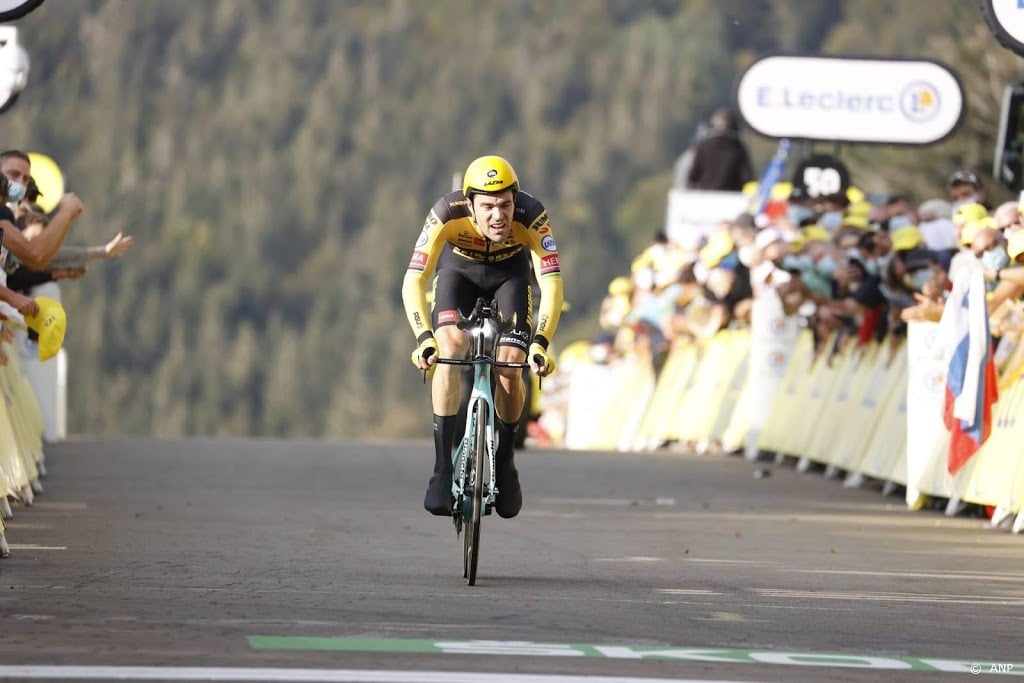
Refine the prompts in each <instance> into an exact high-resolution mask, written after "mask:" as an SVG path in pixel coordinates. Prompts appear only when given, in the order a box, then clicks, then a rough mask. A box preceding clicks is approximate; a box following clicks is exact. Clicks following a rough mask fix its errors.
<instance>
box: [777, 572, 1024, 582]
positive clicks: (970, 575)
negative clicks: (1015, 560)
mask: <svg viewBox="0 0 1024 683" xmlns="http://www.w3.org/2000/svg"><path fill="white" fill-rule="evenodd" d="M790 571H792V572H797V573H803V574H845V575H849V576H880V577H886V578H888V577H894V576H896V577H900V578H904V579H967V580H971V581H976V580H983V581H1009V582H1012V583H1020V582H1021V581H1022V580H1024V574H1021V573H1019V572H1018V573H1013V572H935V571H917V570H907V571H902V572H880V571H865V570H856V569H791V570H790Z"/></svg>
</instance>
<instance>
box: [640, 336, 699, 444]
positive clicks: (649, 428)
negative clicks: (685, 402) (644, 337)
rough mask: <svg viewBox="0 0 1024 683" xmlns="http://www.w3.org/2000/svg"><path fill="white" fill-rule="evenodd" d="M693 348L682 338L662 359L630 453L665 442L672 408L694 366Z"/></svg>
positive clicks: (694, 354) (689, 342) (682, 392)
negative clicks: (655, 382)
mask: <svg viewBox="0 0 1024 683" xmlns="http://www.w3.org/2000/svg"><path fill="white" fill-rule="evenodd" d="M697 358H698V353H697V346H696V345H695V344H694V343H693V342H691V341H689V340H686V339H680V340H678V341H677V342H676V344H675V346H674V347H673V348H672V351H671V352H670V353H669V356H668V358H667V359H665V365H664V366H662V369H661V373H660V374H659V375H658V382H657V385H656V386H655V388H654V393H653V394H652V396H651V400H650V402H649V403H648V405H647V411H646V413H645V414H644V418H643V420H642V421H641V423H640V426H639V428H638V429H637V434H636V437H635V438H634V443H633V450H637V451H642V450H654V449H656V448H658V447H659V446H661V445H663V444H664V443H665V442H667V441H668V440H669V437H668V431H669V428H668V425H669V424H670V421H671V420H670V415H671V414H672V410H673V408H674V407H675V406H676V404H677V403H678V402H679V400H680V397H681V396H682V395H684V392H685V387H686V385H687V384H688V383H689V381H690V378H691V377H692V376H693V372H694V370H695V369H696V367H697Z"/></svg>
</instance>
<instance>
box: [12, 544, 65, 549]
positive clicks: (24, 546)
mask: <svg viewBox="0 0 1024 683" xmlns="http://www.w3.org/2000/svg"><path fill="white" fill-rule="evenodd" d="M10 546H11V550H67V549H68V547H67V546H66V545H35V544H34V543H11V544H10Z"/></svg>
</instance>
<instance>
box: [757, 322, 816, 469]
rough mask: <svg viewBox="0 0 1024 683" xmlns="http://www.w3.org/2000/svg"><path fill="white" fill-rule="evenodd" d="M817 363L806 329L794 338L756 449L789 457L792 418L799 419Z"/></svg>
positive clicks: (812, 341) (811, 341)
mask: <svg viewBox="0 0 1024 683" xmlns="http://www.w3.org/2000/svg"><path fill="white" fill-rule="evenodd" d="M818 361H819V359H818V358H816V357H815V355H814V339H813V336H812V334H811V332H810V331H809V330H805V331H804V332H803V333H802V334H801V335H800V336H799V338H798V339H797V344H796V348H795V349H794V350H793V355H792V357H791V359H790V361H789V364H788V365H787V366H786V372H785V375H784V376H783V379H782V386H781V387H780V389H779V392H778V393H777V394H776V396H775V401H774V403H773V404H772V407H771V412H770V413H769V416H768V419H767V420H766V421H765V425H764V429H762V430H761V433H760V434H759V435H758V436H757V448H758V450H761V451H765V452H768V453H786V454H789V450H787V449H788V446H789V438H790V436H791V435H792V425H793V422H794V416H797V419H798V416H799V413H800V409H801V405H802V403H803V401H804V399H805V397H806V396H807V393H808V392H809V391H810V385H811V375H812V373H813V370H814V366H815V364H816V363H817V362H818Z"/></svg>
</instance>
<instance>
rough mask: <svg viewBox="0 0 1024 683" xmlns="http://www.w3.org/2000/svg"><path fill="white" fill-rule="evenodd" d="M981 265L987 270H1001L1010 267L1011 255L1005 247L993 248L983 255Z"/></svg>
mask: <svg viewBox="0 0 1024 683" xmlns="http://www.w3.org/2000/svg"><path fill="white" fill-rule="evenodd" d="M981 265H983V266H984V267H985V270H999V269H1000V268H1005V267H1006V266H1008V265H1010V255H1009V254H1007V253H1006V249H1004V248H1003V247H992V248H991V249H989V250H988V251H986V252H985V253H984V254H982V255H981Z"/></svg>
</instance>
